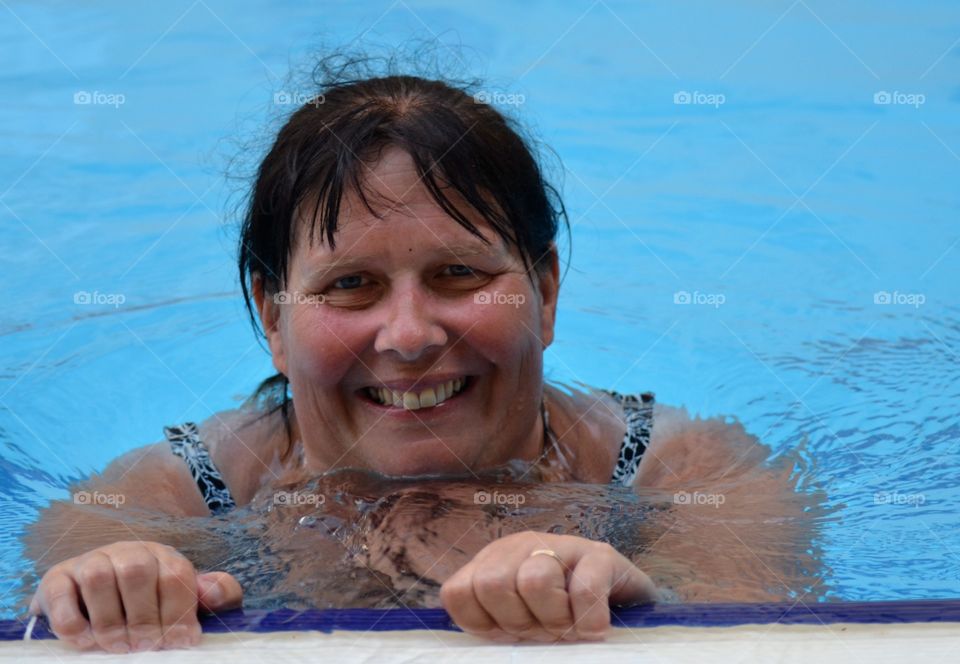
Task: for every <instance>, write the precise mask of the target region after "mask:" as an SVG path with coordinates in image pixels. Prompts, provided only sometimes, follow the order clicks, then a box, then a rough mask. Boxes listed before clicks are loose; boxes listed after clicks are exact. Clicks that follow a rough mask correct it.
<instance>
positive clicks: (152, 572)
mask: <svg viewBox="0 0 960 664" xmlns="http://www.w3.org/2000/svg"><path fill="white" fill-rule="evenodd" d="M132 546H133V547H135V548H133V549H129V550H126V551H122V552H117V553H116V554H115V555H114V556H111V560H112V561H113V570H114V574H115V575H116V577H117V587H118V589H119V590H120V599H121V600H122V602H123V612H124V615H125V616H126V622H127V636H128V637H129V639H130V646H131V648H132V649H133V650H136V651H143V650H153V649H154V648H159V647H160V639H161V636H162V632H161V629H160V604H159V599H158V597H157V576H158V569H157V559H156V558H155V557H154V555H153V554H152V553H151V552H150V551H149V550H148V549H147V548H146V547H145V546H143V545H142V544H140V543H137V544H134V545H132ZM108 555H109V554H108Z"/></svg>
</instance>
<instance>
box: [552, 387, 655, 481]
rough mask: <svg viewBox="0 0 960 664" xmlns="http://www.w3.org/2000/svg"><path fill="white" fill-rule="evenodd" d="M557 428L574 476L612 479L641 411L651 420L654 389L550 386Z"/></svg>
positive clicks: (558, 440) (553, 424)
mask: <svg viewBox="0 0 960 664" xmlns="http://www.w3.org/2000/svg"><path fill="white" fill-rule="evenodd" d="M546 393H547V404H548V409H549V411H550V428H551V429H552V430H553V433H554V435H555V436H556V438H557V443H558V445H559V447H560V451H561V454H567V455H569V457H568V458H569V459H570V465H571V466H572V467H573V471H574V479H576V480H578V481H583V482H591V483H607V482H610V480H611V478H612V477H613V475H614V471H615V470H616V468H617V464H618V461H619V459H620V455H621V451H622V448H623V446H624V441H625V440H628V438H629V433H630V428H631V427H632V426H636V422H637V420H638V419H639V417H638V416H639V415H643V419H646V420H647V421H649V415H650V414H652V413H639V411H640V410H644V411H646V410H649V409H651V408H652V407H653V393H651V392H643V393H640V394H623V393H620V392H617V391H615V390H609V389H602V388H597V387H590V386H586V385H579V386H578V387H570V386H553V385H548V386H547V388H546Z"/></svg>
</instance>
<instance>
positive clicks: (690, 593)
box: [635, 404, 822, 601]
mask: <svg viewBox="0 0 960 664" xmlns="http://www.w3.org/2000/svg"><path fill="white" fill-rule="evenodd" d="M653 422H654V424H653V430H652V432H651V440H650V446H649V449H648V450H647V451H646V452H645V454H644V459H643V461H642V462H641V464H640V468H639V470H638V475H637V481H636V485H635V486H636V488H637V490H638V491H639V492H641V493H644V494H647V493H653V494H656V493H659V494H660V496H661V499H666V500H668V501H671V502H672V503H673V509H672V510H671V514H672V517H673V521H672V522H671V523H670V525H669V528H668V529H667V530H666V531H665V532H664V534H663V535H662V536H661V537H660V539H659V540H658V541H657V542H656V544H655V545H654V546H653V548H652V550H651V551H650V552H649V554H648V557H647V559H645V560H641V561H637V564H638V565H640V566H641V567H642V568H643V569H644V570H645V571H646V572H647V573H648V574H650V575H651V576H652V577H653V578H654V579H655V580H657V581H658V582H659V583H663V584H664V585H667V586H668V587H671V588H673V589H674V590H675V591H676V592H677V593H678V594H679V595H680V596H681V597H682V598H683V599H684V600H686V601H774V600H783V599H786V598H788V597H791V596H793V597H802V596H804V595H805V594H808V593H809V594H810V596H809V597H808V601H809V600H814V601H815V599H816V596H817V594H818V593H819V592H821V590H822V589H821V587H820V578H818V572H819V571H820V570H819V566H818V564H817V561H816V559H815V556H814V555H813V554H811V553H810V551H811V549H812V540H813V539H814V535H815V525H816V521H817V520H816V516H817V514H818V513H821V512H822V510H819V509H818V507H819V499H818V497H817V496H816V495H811V494H805V493H799V492H797V491H796V482H795V479H793V470H794V463H793V459H794V456H791V455H790V454H784V455H781V456H779V457H778V458H777V459H773V460H771V457H770V454H771V450H770V447H769V446H767V445H765V444H763V443H762V442H761V441H760V440H759V439H758V438H757V437H756V436H753V435H751V434H749V433H747V431H746V430H745V429H744V428H743V426H742V425H741V424H740V423H739V422H734V423H727V422H725V421H724V420H722V419H720V418H710V419H700V418H699V417H698V418H691V417H690V416H689V415H688V414H687V411H686V409H683V408H673V407H670V406H665V405H659V404H658V405H657V406H656V407H655V411H654V418H653ZM663 493H666V494H667V495H666V496H663Z"/></svg>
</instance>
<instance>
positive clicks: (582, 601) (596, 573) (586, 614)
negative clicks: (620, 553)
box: [567, 554, 613, 640]
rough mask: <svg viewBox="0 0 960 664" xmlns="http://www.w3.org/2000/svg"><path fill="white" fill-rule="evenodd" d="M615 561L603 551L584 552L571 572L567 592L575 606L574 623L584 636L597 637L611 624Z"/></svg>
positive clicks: (578, 631)
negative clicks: (611, 597)
mask: <svg viewBox="0 0 960 664" xmlns="http://www.w3.org/2000/svg"><path fill="white" fill-rule="evenodd" d="M612 572H613V564H612V562H611V559H610V557H609V556H607V555H604V554H587V555H585V556H583V557H582V558H581V559H580V561H579V562H578V563H577V566H576V567H574V568H573V572H572V573H571V574H570V583H569V584H568V585H567V594H568V595H569V597H570V606H571V608H572V609H573V624H574V628H575V629H576V632H577V635H578V636H579V637H580V638H582V639H589V640H596V639H602V638H604V637H605V636H606V633H607V630H608V629H609V628H610V605H609V603H608V599H607V597H608V593H609V590H610V583H611V576H612Z"/></svg>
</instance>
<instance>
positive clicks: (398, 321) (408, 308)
mask: <svg viewBox="0 0 960 664" xmlns="http://www.w3.org/2000/svg"><path fill="white" fill-rule="evenodd" d="M386 305H387V306H386V320H385V321H384V323H383V325H382V326H381V327H380V330H379V332H378V333H377V338H376V341H375V343H374V348H375V349H376V350H377V352H379V353H383V352H386V351H391V350H392V351H395V352H396V353H397V354H398V355H400V357H401V358H402V359H403V360H405V361H414V360H418V359H420V358H421V357H422V356H423V355H424V354H425V353H427V352H429V351H430V350H431V349H434V348H435V347H441V348H442V347H443V346H444V345H446V343H447V333H446V331H445V330H444V329H443V326H441V325H440V324H439V322H438V320H437V317H436V315H435V313H434V311H435V308H436V303H435V302H432V301H431V298H430V297H429V294H427V293H424V292H423V290H422V289H421V288H419V287H416V286H412V287H404V288H395V289H393V292H392V293H391V294H390V296H389V298H388V299H387V302H386Z"/></svg>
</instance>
